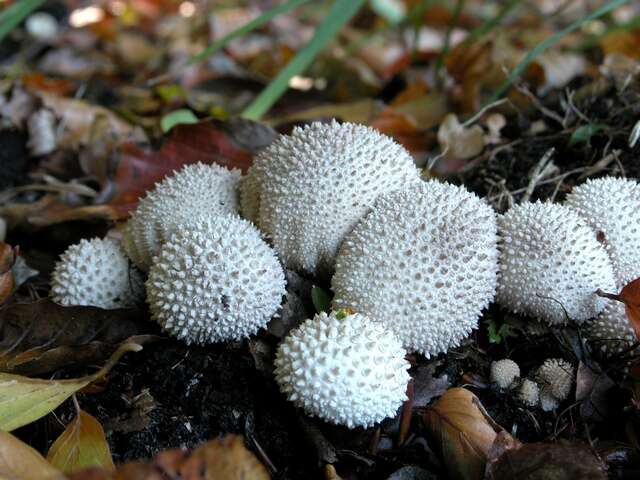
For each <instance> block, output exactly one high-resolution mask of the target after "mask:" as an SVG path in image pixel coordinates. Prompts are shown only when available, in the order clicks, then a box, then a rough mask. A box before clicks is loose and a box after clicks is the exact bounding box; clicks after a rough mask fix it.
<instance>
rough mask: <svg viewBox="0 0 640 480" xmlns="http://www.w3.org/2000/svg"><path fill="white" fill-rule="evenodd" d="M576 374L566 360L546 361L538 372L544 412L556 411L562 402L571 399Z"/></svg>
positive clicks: (537, 377)
mask: <svg viewBox="0 0 640 480" xmlns="http://www.w3.org/2000/svg"><path fill="white" fill-rule="evenodd" d="M574 373H575V371H574V368H573V367H572V366H571V364H570V363H569V362H567V361H565V360H562V359H560V358H548V359H547V360H545V361H544V363H543V364H542V365H541V366H540V368H539V369H538V371H537V372H536V381H537V382H538V386H539V388H540V404H541V406H542V409H543V410H547V411H548V410H554V409H555V408H557V406H558V404H559V403H560V402H562V401H563V400H566V399H567V398H568V397H569V393H570V392H571V387H572V386H573V380H574ZM554 400H555V402H554Z"/></svg>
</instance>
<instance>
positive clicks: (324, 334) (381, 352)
mask: <svg viewBox="0 0 640 480" xmlns="http://www.w3.org/2000/svg"><path fill="white" fill-rule="evenodd" d="M404 356H405V352H404V350H403V349H402V345H401V343H400V341H399V340H398V339H397V338H396V337H395V336H394V335H393V334H392V333H391V332H389V331H387V330H386V329H385V328H384V326H383V325H382V324H380V323H378V322H373V321H371V320H370V319H369V318H368V317H366V316H365V315H362V314H359V313H355V314H352V315H347V314H346V313H344V312H332V313H330V314H329V315H327V314H326V313H324V312H323V313H320V314H318V315H316V316H315V317H314V318H313V319H309V320H305V321H304V322H303V323H302V324H301V325H300V326H299V327H297V328H295V329H294V330H292V331H291V333H290V334H289V335H288V336H287V337H286V338H285V339H284V340H283V341H282V343H281V344H280V346H279V347H278V351H277V353H276V359H275V362H274V363H275V366H276V369H275V376H276V381H277V382H278V384H279V385H280V390H281V391H282V392H283V393H284V394H285V395H287V397H288V399H289V400H290V401H292V402H293V403H294V404H295V405H296V406H298V407H301V408H302V409H304V411H305V412H306V413H307V414H309V415H311V416H316V417H320V418H322V419H324V420H327V421H329V422H331V423H335V424H338V425H346V426H347V427H349V428H354V427H358V426H362V427H370V426H372V425H373V424H375V423H377V422H380V421H382V420H383V419H385V418H386V417H393V416H395V415H396V413H397V411H398V408H399V407H400V406H401V405H402V402H403V401H404V400H406V398H407V396H406V388H407V382H408V381H409V374H408V373H407V370H408V368H409V363H408V362H407V361H406V360H405V358H404Z"/></svg>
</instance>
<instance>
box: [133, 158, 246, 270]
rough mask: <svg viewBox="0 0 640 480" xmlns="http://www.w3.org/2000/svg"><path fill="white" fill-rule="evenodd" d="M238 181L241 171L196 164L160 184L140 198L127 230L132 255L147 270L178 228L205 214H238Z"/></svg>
mask: <svg viewBox="0 0 640 480" xmlns="http://www.w3.org/2000/svg"><path fill="white" fill-rule="evenodd" d="M239 180H240V171H239V170H227V169H226V168H224V167H221V166H219V165H204V164H202V163H197V164H193V165H187V166H186V167H184V168H183V169H182V170H180V171H179V172H177V173H175V174H174V175H172V176H170V177H167V178H165V179H164V180H162V181H161V182H159V183H157V184H156V185H155V187H154V189H153V190H151V191H149V192H148V193H147V195H146V196H145V197H144V198H142V199H141V200H140V203H139V204H138V207H137V208H136V209H135V210H134V211H133V213H132V214H131V218H130V219H129V221H128V222H127V226H126V228H125V230H124V235H123V246H124V248H125V250H126V252H127V255H128V256H129V258H131V260H132V261H133V262H134V263H135V264H136V265H137V266H138V267H139V268H140V269H142V270H144V271H147V270H149V267H150V266H151V263H152V259H153V257H154V256H155V255H157V254H158V252H159V251H160V247H161V246H162V244H163V243H164V242H165V241H166V240H167V239H168V238H170V237H171V235H172V234H173V232H174V231H175V230H176V227H178V228H179V227H181V226H182V225H183V224H184V223H185V222H188V221H190V220H191V219H193V218H195V217H197V216H199V215H203V214H219V215H234V214H236V213H237V211H238V208H239V206H238V200H237V191H236V188H237V184H238V182H239Z"/></svg>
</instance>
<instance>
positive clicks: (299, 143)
mask: <svg viewBox="0 0 640 480" xmlns="http://www.w3.org/2000/svg"><path fill="white" fill-rule="evenodd" d="M248 175H249V176H248V178H247V180H246V181H243V182H242V185H241V188H240V189H241V203H242V211H243V214H244V215H245V216H246V217H247V218H249V219H253V220H256V221H257V224H258V226H259V227H260V228H261V229H262V230H263V231H264V232H265V233H267V234H268V235H269V237H270V238H271V239H272V241H273V245H274V248H275V249H276V250H277V252H278V254H279V255H280V257H281V259H282V260H283V262H284V263H285V265H286V266H287V267H288V268H291V269H293V270H305V271H307V272H310V273H325V272H329V271H331V270H332V267H333V263H334V259H335V255H336V252H337V250H338V247H339V245H340V243H341V242H342V240H343V238H344V237H345V235H346V234H347V233H348V232H350V231H351V229H352V228H353V226H354V225H355V224H356V222H357V221H358V220H359V219H360V218H361V217H362V216H364V215H365V214H366V213H367V211H368V210H369V209H370V208H371V206H372V205H373V203H374V202H375V200H376V198H378V196H380V195H381V194H382V193H385V192H389V191H393V190H397V189H400V188H404V187H405V186H406V185H408V184H411V183H417V182H418V181H419V176H418V172H417V170H416V168H415V165H414V162H413V159H412V158H411V155H410V154H409V153H408V152H407V151H406V150H405V149H404V148H403V147H402V146H401V145H400V144H398V143H396V142H395V141H393V140H392V139H391V138H389V137H387V136H385V135H382V134H380V133H378V132H377V131H376V130H374V129H372V128H369V127H366V126H363V125H355V124H352V123H343V124H339V123H337V122H336V121H333V122H332V123H329V124H323V123H313V124H311V125H308V126H305V127H303V128H295V129H294V130H293V132H292V133H291V135H282V136H280V137H279V138H278V139H276V141H275V142H273V143H272V144H271V145H270V146H268V147H267V148H265V149H264V150H263V151H261V152H260V154H259V155H258V157H257V158H256V161H255V163H254V165H253V166H252V168H251V170H250V171H249V174H248Z"/></svg>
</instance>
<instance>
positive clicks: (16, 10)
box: [0, 0, 45, 42]
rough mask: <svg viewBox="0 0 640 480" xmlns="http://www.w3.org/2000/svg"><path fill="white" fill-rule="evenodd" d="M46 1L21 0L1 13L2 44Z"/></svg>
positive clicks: (0, 35)
mask: <svg viewBox="0 0 640 480" xmlns="http://www.w3.org/2000/svg"><path fill="white" fill-rule="evenodd" d="M44 1H45V0H20V1H19V2H16V3H14V4H13V5H11V6H10V7H9V8H7V9H6V10H4V11H3V12H1V13H0V42H1V41H2V40H4V37H6V36H7V35H8V34H9V33H11V30H13V29H14V28H16V27H17V26H18V25H19V24H20V22H22V20H24V19H25V18H27V17H28V16H29V14H30V13H31V12H33V11H34V10H35V9H36V8H38V7H39V6H40V5H42V4H43V3H44Z"/></svg>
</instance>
